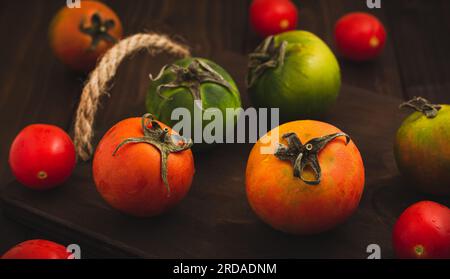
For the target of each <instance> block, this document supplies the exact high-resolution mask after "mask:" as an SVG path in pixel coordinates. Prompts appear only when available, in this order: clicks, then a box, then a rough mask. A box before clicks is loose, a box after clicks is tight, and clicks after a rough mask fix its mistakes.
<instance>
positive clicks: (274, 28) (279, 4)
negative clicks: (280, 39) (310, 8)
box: [250, 0, 298, 37]
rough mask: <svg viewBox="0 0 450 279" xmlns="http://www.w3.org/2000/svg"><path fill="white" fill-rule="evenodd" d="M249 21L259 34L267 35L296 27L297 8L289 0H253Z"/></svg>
mask: <svg viewBox="0 0 450 279" xmlns="http://www.w3.org/2000/svg"><path fill="white" fill-rule="evenodd" d="M250 22H251V25H252V27H253V29H254V30H255V31H256V32H257V33H258V34H259V35H261V36H263V37H267V36H270V35H275V34H278V33H282V32H284V31H289V30H294V29H296V28H297V22H298V10H297V7H296V6H295V5H294V4H293V3H292V2H291V1H290V0H254V1H253V2H252V4H251V6H250Z"/></svg>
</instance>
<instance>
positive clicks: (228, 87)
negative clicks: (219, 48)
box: [146, 57, 241, 151]
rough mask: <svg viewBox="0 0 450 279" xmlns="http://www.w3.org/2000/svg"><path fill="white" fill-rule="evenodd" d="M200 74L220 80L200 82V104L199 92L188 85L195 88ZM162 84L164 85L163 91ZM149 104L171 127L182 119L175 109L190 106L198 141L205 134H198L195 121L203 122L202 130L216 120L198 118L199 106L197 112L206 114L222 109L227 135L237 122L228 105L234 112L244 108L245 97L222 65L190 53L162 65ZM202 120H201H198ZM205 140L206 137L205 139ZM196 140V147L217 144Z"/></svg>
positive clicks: (193, 137) (153, 82)
mask: <svg viewBox="0 0 450 279" xmlns="http://www.w3.org/2000/svg"><path fill="white" fill-rule="evenodd" d="M192 68H197V70H198V69H200V70H199V72H195V71H197V70H195V69H194V70H192ZM190 69H191V70H190ZM208 69H209V70H208ZM177 72H178V74H177ZM200 75H203V78H204V77H205V75H206V76H209V77H212V78H213V79H214V78H216V79H217V80H218V82H214V81H211V80H210V79H204V81H201V82H199V83H198V84H197V85H198V88H199V92H198V96H197V97H198V101H200V103H201V107H200V106H199V105H198V104H196V102H195V99H196V98H195V94H193V91H192V90H190V89H189V87H188V86H187V85H189V84H191V85H192V84H194V87H192V88H194V89H195V87H196V86H195V83H196V80H197V81H198V80H202V77H200ZM180 81H182V82H180ZM158 87H159V88H160V90H159V93H158ZM194 91H195V90H194ZM146 108H147V111H148V112H149V113H151V114H153V115H154V116H155V117H156V118H157V119H158V120H159V121H161V122H163V123H165V124H167V125H168V126H170V127H174V125H175V124H177V123H178V122H179V120H175V119H172V112H173V111H174V110H175V109H177V108H185V109H187V110H188V111H189V113H190V115H191V121H190V122H191V125H190V126H191V135H190V137H191V138H192V139H193V140H194V141H196V139H198V138H199V137H201V134H200V135H198V134H196V131H199V130H198V129H197V130H196V129H195V125H199V126H198V127H201V131H200V132H202V131H203V128H204V127H205V126H206V125H207V124H208V123H210V122H212V121H214V119H212V120H202V119H199V118H195V117H194V113H195V112H194V110H196V113H197V115H198V114H204V113H205V112H206V111H207V110H208V109H218V110H220V113H221V115H222V117H223V121H222V123H223V130H222V131H220V132H221V133H223V135H224V136H225V133H226V127H234V125H235V124H236V122H237V117H233V115H230V116H229V117H227V111H226V109H227V108H230V109H233V114H234V111H235V110H236V109H239V108H241V98H240V94H239V90H238V88H237V86H236V83H235V82H234V80H233V79H232V78H231V76H230V75H229V74H228V73H227V72H226V71H225V70H224V69H223V68H222V67H220V66H219V65H217V64H216V63H214V62H212V61H210V60H207V59H203V58H192V57H189V58H184V59H181V60H178V61H176V62H175V63H173V64H172V65H170V66H166V67H165V68H164V69H162V71H161V73H160V74H159V77H157V78H154V80H153V81H152V83H151V85H150V87H149V89H148V94H147V99H146ZM180 120H181V119H180ZM198 120H200V121H201V123H198V122H199V121H198ZM195 122H197V123H195ZM227 125H228V126H227ZM184 132H185V131H183V130H182V131H181V134H182V135H184V136H186V134H185V133H184ZM216 132H219V131H216ZM205 140H206V139H203V141H205ZM195 143H196V144H194V146H193V150H194V151H198V150H205V149H208V148H209V147H211V146H213V144H209V143H205V142H204V143H202V144H197V142H195Z"/></svg>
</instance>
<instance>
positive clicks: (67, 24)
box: [49, 1, 123, 72]
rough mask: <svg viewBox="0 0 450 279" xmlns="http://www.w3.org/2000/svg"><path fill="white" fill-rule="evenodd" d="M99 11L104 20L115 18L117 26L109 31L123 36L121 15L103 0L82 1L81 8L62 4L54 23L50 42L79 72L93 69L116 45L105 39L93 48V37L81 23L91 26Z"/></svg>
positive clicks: (117, 37) (118, 36)
mask: <svg viewBox="0 0 450 279" xmlns="http://www.w3.org/2000/svg"><path fill="white" fill-rule="evenodd" d="M95 13H98V14H99V15H100V17H101V18H102V19H103V20H113V21H114V23H115V26H114V27H113V28H111V29H110V30H108V33H109V34H110V35H111V36H112V37H113V38H115V39H116V40H119V39H121V37H122V32H123V31H122V23H121V22H120V19H119V17H118V16H117V15H116V14H115V13H114V11H113V10H111V9H110V8H109V7H108V6H106V5H105V4H104V3H102V2H98V1H82V2H81V8H72V9H71V8H69V7H64V8H62V9H61V10H60V11H59V12H58V13H57V14H56V15H55V17H54V18H53V20H52V23H51V25H50V30H49V36H50V46H51V47H52V49H53V52H54V53H55V55H56V56H57V57H58V59H59V60H61V62H63V63H64V64H66V65H67V66H68V67H69V68H71V69H72V70H74V71H77V72H89V71H91V70H93V69H94V68H95V65H96V63H97V60H98V59H99V58H100V57H101V56H102V55H103V54H104V53H105V52H106V51H107V50H108V49H109V48H111V47H112V45H113V44H112V43H110V42H106V41H104V40H101V41H100V43H99V44H98V45H97V47H96V48H95V49H93V50H91V49H90V46H91V42H92V38H91V37H90V36H89V35H88V34H85V33H83V32H81V31H80V24H81V23H82V22H84V23H85V25H86V26H90V18H91V17H92V15H93V14H95Z"/></svg>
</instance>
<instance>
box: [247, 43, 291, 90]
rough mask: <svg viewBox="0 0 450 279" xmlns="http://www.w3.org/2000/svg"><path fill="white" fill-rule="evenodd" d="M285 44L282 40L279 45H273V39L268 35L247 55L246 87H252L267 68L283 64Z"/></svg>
mask: <svg viewBox="0 0 450 279" xmlns="http://www.w3.org/2000/svg"><path fill="white" fill-rule="evenodd" d="M287 44H288V43H287V42H286V41H283V42H281V44H280V46H278V47H275V39H274V37H273V36H270V37H267V38H266V39H265V40H264V42H262V44H261V45H259V46H258V47H257V48H256V50H255V52H253V53H251V54H250V55H249V63H248V74H247V77H246V83H247V88H250V87H252V86H253V85H254V84H255V82H256V81H257V80H258V79H259V78H260V77H261V75H262V74H264V72H265V71H266V70H267V69H269V68H277V67H279V66H283V64H284V58H285V56H286V48H287Z"/></svg>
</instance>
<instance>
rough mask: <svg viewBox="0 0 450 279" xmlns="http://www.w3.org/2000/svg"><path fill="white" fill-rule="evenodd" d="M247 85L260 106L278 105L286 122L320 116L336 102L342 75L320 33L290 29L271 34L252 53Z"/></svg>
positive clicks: (255, 102) (281, 116) (282, 118)
mask: <svg viewBox="0 0 450 279" xmlns="http://www.w3.org/2000/svg"><path fill="white" fill-rule="evenodd" d="M247 85H248V89H249V94H250V98H251V100H252V102H253V104H254V105H255V106H257V107H278V108H279V109H280V118H281V120H283V121H290V120H297V119H302V118H318V117H320V116H322V115H323V114H324V113H325V112H327V111H328V110H329V109H330V107H331V106H332V105H333V104H334V103H335V101H336V99H337V97H338V95H339V91H340V87H341V74H340V68H339V64H338V62H337V60H336V57H335V56H334V54H333V53H332V52H331V50H330V49H329V48H328V46H327V45H326V44H325V43H324V42H323V41H322V40H321V39H320V38H318V37H317V36H316V35H314V34H312V33H310V32H307V31H290V32H285V33H282V34H279V35H276V36H274V37H268V38H267V39H266V40H265V41H264V42H263V44H262V45H261V46H259V47H258V48H257V49H256V51H255V53H252V54H250V64H249V73H248V76H247Z"/></svg>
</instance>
